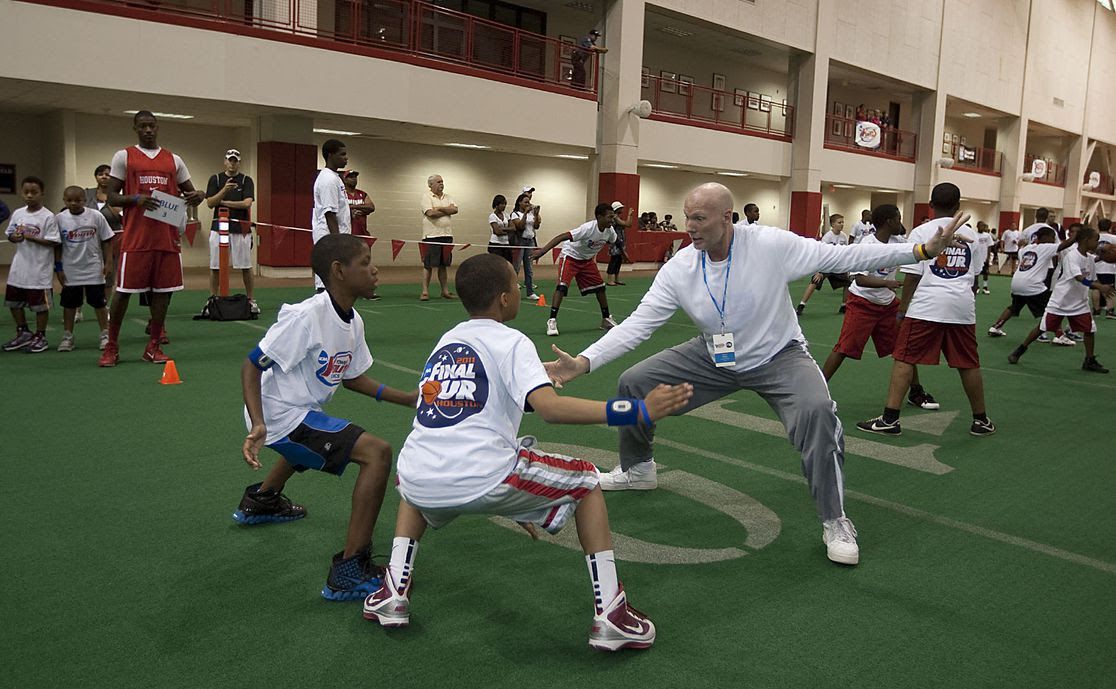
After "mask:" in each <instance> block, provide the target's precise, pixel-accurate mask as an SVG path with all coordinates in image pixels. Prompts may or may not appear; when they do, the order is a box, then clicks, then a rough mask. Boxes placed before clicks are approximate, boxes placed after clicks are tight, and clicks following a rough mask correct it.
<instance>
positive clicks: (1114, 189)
mask: <svg viewBox="0 0 1116 689" xmlns="http://www.w3.org/2000/svg"><path fill="white" fill-rule="evenodd" d="M1091 174H1092V172H1091V171H1088V170H1087V171H1086V172H1085V178H1084V179H1083V180H1081V183H1082V184H1083V185H1087V184H1089V176H1090V175H1091ZM1097 174H1098V175H1100V184H1098V185H1097V186H1096V187H1094V188H1092V189H1088V188H1086V191H1090V192H1092V193H1094V194H1108V195H1109V196H1112V195H1114V194H1116V182H1113V180H1112V177H1111V176H1110V175H1106V174H1104V173H1103V172H1098V173H1097Z"/></svg>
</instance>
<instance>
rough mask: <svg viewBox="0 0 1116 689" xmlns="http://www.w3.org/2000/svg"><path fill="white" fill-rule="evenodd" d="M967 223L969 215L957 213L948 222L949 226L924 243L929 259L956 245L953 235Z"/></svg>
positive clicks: (961, 212)
mask: <svg viewBox="0 0 1116 689" xmlns="http://www.w3.org/2000/svg"><path fill="white" fill-rule="evenodd" d="M967 222H969V214H968V213H965V212H963V211H957V213H956V214H954V216H953V219H952V220H950V221H949V224H948V225H946V226H945V227H943V228H941V229H940V230H938V234H936V235H934V236H933V237H931V238H930V241H928V242H926V244H925V245H924V248H925V249H926V253H927V254H929V255H930V258H933V257H935V256H937V255H938V254H940V253H942V252H943V251H945V248H946V247H947V246H954V245H956V242H954V240H953V233H954V232H957V230H958V228H960V227H961V226H962V225H964V224H965V223H967Z"/></svg>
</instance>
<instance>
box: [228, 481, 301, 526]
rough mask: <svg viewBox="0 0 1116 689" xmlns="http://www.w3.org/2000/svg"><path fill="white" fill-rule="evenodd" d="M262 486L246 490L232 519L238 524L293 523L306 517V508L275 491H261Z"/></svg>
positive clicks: (257, 485)
mask: <svg viewBox="0 0 1116 689" xmlns="http://www.w3.org/2000/svg"><path fill="white" fill-rule="evenodd" d="M261 485H262V484H259V483H255V484H253V485H251V486H248V487H247V488H245V489H244V497H243V498H241V499H240V507H238V508H237V509H236V512H233V515H232V518H233V519H234V520H235V521H236V523H238V524H265V523H267V522H293V521H294V520H296V519H302V518H303V517H305V516H306V508H305V507H303V506H302V505H296V504H295V503H293V502H291V501H290V499H289V498H287V496H286V495H283V494H282V493H276V492H275V491H273V490H269V491H261V490H260V486H261Z"/></svg>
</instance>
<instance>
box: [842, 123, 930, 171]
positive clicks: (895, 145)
mask: <svg viewBox="0 0 1116 689" xmlns="http://www.w3.org/2000/svg"><path fill="white" fill-rule="evenodd" d="M858 124H864V125H871V123H870V122H857V120H856V119H854V118H851V117H838V116H837V115H826V116H825V147H826V148H829V149H833V150H835V151H847V152H849V153H859V154H861V155H869V156H875V157H877V158H890V159H892V160H901V161H903V162H907V163H913V162H915V157H916V154H917V151H918V135H917V134H915V133H914V132H908V131H904V130H902V129H895V128H894V127H879V126H878V125H876V126H875V132H873V131H872V126H866V127H860V128H859V129H860V133H859V134H858V127H857V125H858Z"/></svg>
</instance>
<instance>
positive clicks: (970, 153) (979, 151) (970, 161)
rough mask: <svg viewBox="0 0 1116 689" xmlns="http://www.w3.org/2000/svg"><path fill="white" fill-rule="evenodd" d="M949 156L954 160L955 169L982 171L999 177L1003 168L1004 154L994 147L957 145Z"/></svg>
mask: <svg viewBox="0 0 1116 689" xmlns="http://www.w3.org/2000/svg"><path fill="white" fill-rule="evenodd" d="M949 157H950V158H953V160H954V163H953V169H954V170H965V171H968V172H980V173H983V174H986V175H995V176H996V177H999V176H1000V171H1001V170H1002V169H1003V160H1004V154H1003V153H1000V152H999V151H997V150H996V149H994V148H969V147H968V146H961V145H955V146H953V148H952V151H951V152H950V154H949Z"/></svg>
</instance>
